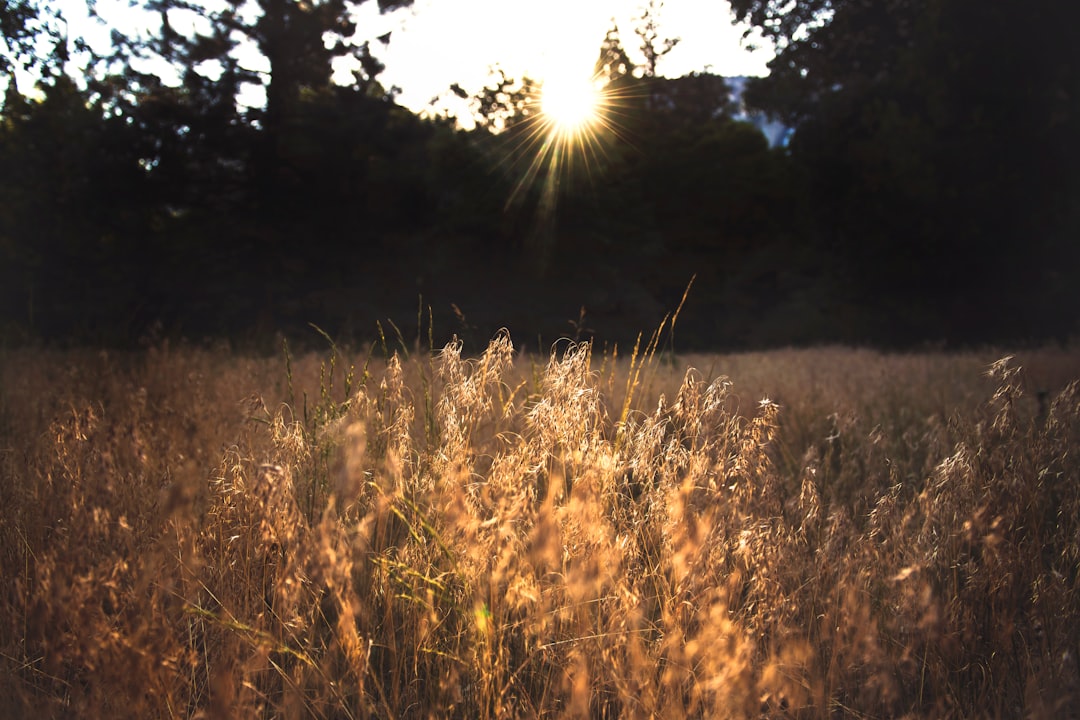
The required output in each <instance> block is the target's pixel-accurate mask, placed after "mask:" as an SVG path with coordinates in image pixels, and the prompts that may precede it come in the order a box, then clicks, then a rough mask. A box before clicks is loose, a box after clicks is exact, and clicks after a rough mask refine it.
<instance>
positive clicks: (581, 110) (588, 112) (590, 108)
mask: <svg viewBox="0 0 1080 720" xmlns="http://www.w3.org/2000/svg"><path fill="white" fill-rule="evenodd" d="M599 102H600V93H599V92H598V90H597V88H596V84H595V83H594V82H593V80H592V79H591V78H588V77H584V78H582V77H573V76H558V75H556V76H553V77H551V78H548V79H546V80H545V81H544V85H543V88H542V90H541V95H540V106H541V109H542V110H543V113H544V115H545V116H546V117H547V118H548V119H549V120H550V121H551V122H552V123H553V124H554V126H555V127H556V128H557V129H558V130H560V131H562V132H576V131H579V130H581V129H582V128H584V127H585V126H587V125H589V124H590V123H592V122H593V121H595V120H596V115H597V109H598V106H599Z"/></svg>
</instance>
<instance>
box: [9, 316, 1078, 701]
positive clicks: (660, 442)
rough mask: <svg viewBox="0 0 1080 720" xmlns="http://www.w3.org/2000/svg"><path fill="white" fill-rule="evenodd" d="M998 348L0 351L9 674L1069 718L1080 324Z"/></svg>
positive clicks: (83, 680) (367, 697)
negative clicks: (1009, 355) (1043, 343)
mask: <svg viewBox="0 0 1080 720" xmlns="http://www.w3.org/2000/svg"><path fill="white" fill-rule="evenodd" d="M997 357H998V354H996V353H994V352H986V353H970V354H964V355H945V354H935V353H927V354H920V355H908V356H900V355H881V354H877V353H873V352H869V351H854V350H844V349H823V350H807V351H785V352H774V353H764V354H750V355H729V356H702V357H692V358H681V359H680V360H679V361H678V363H670V362H661V359H660V357H659V356H658V355H653V354H651V353H641V354H639V355H637V356H635V357H634V358H628V357H618V358H617V357H613V356H611V355H604V356H594V355H593V352H592V350H591V349H590V347H589V346H587V345H578V346H570V347H567V346H562V347H561V348H560V352H559V353H558V354H555V355H553V356H552V357H551V358H550V359H549V358H536V357H529V356H521V355H515V353H514V352H513V349H512V347H511V344H510V341H509V338H508V337H507V336H500V337H497V338H496V339H495V340H493V341H492V342H491V344H490V346H489V347H488V348H487V350H486V351H485V352H484V354H483V355H482V356H481V357H479V358H476V359H465V358H463V357H462V355H461V348H460V347H459V346H457V345H450V346H448V347H446V348H445V349H444V350H442V351H441V352H440V353H438V354H437V355H435V356H433V357H431V356H429V355H428V354H420V353H413V354H412V355H411V357H404V356H403V357H398V356H393V357H391V358H390V359H389V360H387V361H385V362H383V361H371V362H368V361H366V360H365V358H364V357H363V356H360V357H357V358H346V357H345V356H344V354H342V353H339V352H338V351H337V350H336V349H334V350H333V351H331V352H330V354H329V355H327V356H326V357H323V358H320V357H318V356H315V355H307V356H304V357H301V358H289V360H288V363H286V362H285V361H284V360H282V359H277V360H254V359H245V358H239V357H235V356H232V355H230V354H228V353H226V352H210V351H197V350H193V349H183V350H170V349H169V348H168V347H167V346H162V347H159V348H155V349H151V350H149V351H147V352H145V353H143V354H139V355H130V356H115V355H113V356H110V355H106V354H105V353H100V354H92V353H85V354H80V353H55V352H44V351H36V352H34V351H18V352H9V353H7V354H6V355H5V356H4V357H3V363H2V368H0V369H2V373H3V376H2V385H0V502H2V504H3V507H4V511H5V518H4V522H3V524H2V526H0V552H2V555H0V562H2V572H3V577H4V578H5V583H4V586H3V590H2V594H0V652H2V656H0V665H2V672H0V678H2V679H0V708H3V709H4V710H5V713H6V714H7V715H9V716H12V717H30V716H33V717H42V718H43V717H87V718H98V717H116V718H119V717H137V718H172V717H182V718H196V717H205V718H229V717H236V718H241V717H243V718H248V717H301V718H306V717H316V718H353V717H387V718H390V717H461V718H495V717H539V716H549V717H620V718H622V717H625V718H653V717H655V718H682V717H708V718H713V717H735V718H740V717H769V718H772V717H798V718H825V717H830V718H831V717H899V716H905V715H907V716H913V717H971V716H993V717H1021V716H1029V717H1047V718H1049V717H1068V713H1070V712H1072V713H1075V712H1076V711H1075V709H1074V708H1075V707H1076V706H1077V705H1078V704H1080V676H1078V669H1077V657H1078V654H1080V622H1077V620H1078V618H1080V612H1078V611H1080V584H1078V565H1080V527H1078V525H1080V460H1078V453H1077V451H1078V448H1080V446H1078V443H1077V440H1078V432H1080V417H1078V415H1080V385H1078V384H1077V383H1076V382H1070V381H1072V380H1074V379H1075V378H1077V377H1080V358H1078V356H1077V355H1076V354H1075V353H1069V352H1063V351H1041V352H1032V353H1028V354H1026V355H1021V356H1020V357H1017V358H1015V359H1012V360H1001V361H1000V362H994V361H995V360H996V359H997ZM687 364H689V365H691V366H692V367H693V368H696V369H690V370H688V371H685V373H684V370H685V368H686V366H687ZM1021 366H1022V367H1023V370H1022V371H1021V370H1020V368H1021ZM986 375H988V376H989V377H986ZM728 378H731V379H730V380H729V379H728ZM1040 392H1045V393H1046V394H1045V395H1040ZM763 397H768V398H771V401H765V400H762V398H763Z"/></svg>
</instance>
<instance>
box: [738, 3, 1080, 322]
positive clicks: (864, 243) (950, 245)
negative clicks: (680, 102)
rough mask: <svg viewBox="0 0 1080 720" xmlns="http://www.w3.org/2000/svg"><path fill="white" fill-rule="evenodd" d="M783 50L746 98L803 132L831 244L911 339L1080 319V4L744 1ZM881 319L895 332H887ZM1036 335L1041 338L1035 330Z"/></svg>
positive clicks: (861, 294) (796, 143)
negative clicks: (1079, 56) (1078, 49)
mask: <svg viewBox="0 0 1080 720" xmlns="http://www.w3.org/2000/svg"><path fill="white" fill-rule="evenodd" d="M732 7H733V9H734V11H735V14H736V17H737V19H740V20H746V21H749V22H751V23H752V24H754V25H756V26H757V27H758V28H759V29H760V30H761V31H762V33H763V34H764V35H765V36H766V37H768V38H770V39H772V40H773V41H775V42H776V45H777V48H778V51H777V56H776V58H775V59H774V60H773V61H772V62H771V63H770V71H771V72H770V75H769V76H768V77H767V78H764V79H761V80H759V81H757V82H754V83H752V84H751V86H750V87H749V88H748V90H747V93H746V96H745V97H746V101H747V102H748V104H751V105H755V106H757V107H758V108H761V109H764V110H766V111H768V112H769V113H770V114H772V115H774V116H778V117H780V118H782V119H783V120H785V121H786V122H787V123H789V124H791V125H794V126H796V127H797V130H796V133H795V137H794V139H793V141H792V145H791V153H792V157H793V159H794V160H795V161H796V163H797V164H798V165H799V166H800V167H801V168H802V169H803V171H804V173H805V176H806V177H807V178H808V179H809V184H808V185H807V193H808V195H809V196H810V198H811V202H810V207H813V208H815V214H816V216H817V217H816V221H815V225H816V227H817V230H816V234H817V236H818V242H819V243H820V247H821V251H822V252H827V253H831V254H833V255H835V256H836V258H837V262H838V263H839V264H842V265H845V266H847V268H848V273H849V274H848V277H849V282H850V285H851V286H852V287H856V288H858V289H857V295H858V303H859V304H860V306H861V307H868V308H875V310H874V312H881V313H885V314H887V315H888V318H889V319H890V320H895V322H894V323H893V326H894V327H901V326H906V327H904V329H903V330H902V331H901V332H900V334H901V335H905V336H906V337H908V338H911V337H916V336H918V335H923V336H926V335H930V336H936V337H950V338H955V339H976V338H985V337H986V336H987V335H991V334H992V335H998V336H1000V335H1009V336H1020V335H1025V334H1027V333H1030V332H1032V331H1033V330H1034V332H1036V333H1038V334H1045V333H1047V332H1050V331H1051V328H1052V327H1054V326H1062V325H1063V324H1064V325H1066V326H1069V327H1072V328H1075V327H1076V321H1075V320H1074V319H1068V318H1066V317H1065V313H1063V312H1062V311H1061V310H1060V308H1061V307H1064V306H1067V305H1070V304H1075V301H1076V300H1077V299H1078V297H1077V295H1076V291H1075V290H1074V289H1073V290H1070V289H1069V288H1074V287H1075V286H1076V282H1075V281H1076V280H1077V279H1080V278H1076V277H1075V273H1073V274H1071V275H1070V274H1069V273H1067V272H1066V273H1062V272H1061V271H1060V270H1059V269H1060V268H1062V267H1076V263H1075V259H1076V257H1075V256H1076V251H1075V250H1074V249H1073V247H1074V245H1075V243H1073V242H1071V241H1068V240H1066V238H1068V237H1074V236H1075V234H1076V232H1077V231H1080V222H1078V218H1077V215H1078V213H1077V211H1076V209H1075V202H1074V200H1071V199H1070V198H1075V197H1076V196H1077V194H1078V191H1080V184H1078V179H1077V175H1078V174H1077V173H1076V171H1075V168H1076V167H1077V163H1078V162H1080V151H1078V150H1077V147H1078V145H1080V144H1078V143H1076V142H1075V140H1074V139H1075V137H1076V135H1077V132H1078V131H1080V92H1078V90H1080V74H1078V71H1077V63H1076V60H1075V57H1074V53H1073V52H1072V50H1071V46H1072V40H1071V33H1072V28H1074V27H1075V26H1076V24H1077V22H1080V9H1078V8H1077V7H1076V6H1074V5H1066V6H1062V5H1061V4H1059V3H1055V2H1052V1H1051V0H1034V1H1033V2H1022V1H1021V0H1004V2H1000V3H994V4H993V6H989V5H986V4H985V3H979V2H976V1H975V0H948V1H945V0H892V1H890V2H880V3H867V2H861V0H794V1H793V2H790V3H777V2H772V1H771V0H733V2H732ZM877 325H878V326H881V323H880V322H879V323H877ZM1035 328H1038V329H1035Z"/></svg>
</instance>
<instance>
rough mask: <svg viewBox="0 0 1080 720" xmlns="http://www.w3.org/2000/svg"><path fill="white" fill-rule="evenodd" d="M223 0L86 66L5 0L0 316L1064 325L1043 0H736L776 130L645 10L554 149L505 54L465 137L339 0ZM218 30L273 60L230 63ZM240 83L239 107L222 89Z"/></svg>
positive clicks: (1068, 96) (1066, 185) (753, 330)
mask: <svg viewBox="0 0 1080 720" xmlns="http://www.w3.org/2000/svg"><path fill="white" fill-rule="evenodd" d="M242 4H243V3H241V2H239V1H237V2H230V3H226V4H225V5H226V7H227V8H231V9H226V10H224V11H219V12H214V13H210V12H206V13H204V14H205V17H206V19H207V21H208V22H207V23H206V24H205V26H204V27H205V28H209V30H208V31H207V32H206V34H202V35H198V34H196V35H191V36H187V35H183V34H182V33H178V32H177V31H176V30H175V29H173V27H172V26H171V24H170V22H169V19H170V18H175V17H176V16H175V13H176V12H178V11H179V8H180V7H181V6H182V5H184V4H182V3H179V2H176V1H175V0H144V6H145V7H147V8H148V9H150V10H152V11H154V12H156V13H157V14H158V15H159V16H160V17H161V18H162V19H163V22H162V24H161V27H160V28H159V31H158V33H157V34H156V35H154V36H152V37H151V38H150V39H149V40H147V39H145V38H144V39H130V38H124V37H121V36H117V37H116V54H115V56H113V57H109V58H94V59H93V60H92V61H91V63H90V65H91V67H90V68H89V69H88V70H87V72H86V74H85V75H84V76H80V77H79V79H78V81H76V80H75V79H73V78H72V77H70V76H69V75H68V74H67V73H65V72H64V71H62V69H61V68H63V67H64V61H65V60H67V59H68V53H69V52H70V51H71V49H72V47H73V45H74V43H73V42H72V41H70V40H69V39H67V38H65V37H63V36H62V33H60V32H59V30H58V28H62V27H63V25H62V24H59V23H57V22H56V19H55V18H54V17H51V16H50V15H49V11H48V10H47V9H46V8H47V4H46V3H39V4H35V3H33V2H22V3H8V4H5V6H4V10H3V16H2V17H0V21H2V23H0V24H2V28H3V32H4V39H5V41H6V45H7V48H8V52H7V53H6V55H5V58H3V64H2V65H0V71H2V72H3V73H5V74H8V76H9V77H10V74H11V72H12V71H13V68H14V66H15V65H17V64H22V65H34V66H35V68H36V71H37V72H38V73H39V74H40V76H41V78H42V79H41V81H40V83H39V85H38V87H37V89H36V91H35V92H34V93H29V94H28V96H23V95H20V94H19V93H18V92H17V91H16V90H15V89H14V88H15V86H14V83H13V82H12V83H9V87H8V91H7V95H6V97H5V101H4V105H3V111H2V120H3V125H2V127H0V333H2V336H3V338H4V342H5V343H18V342H26V341H37V340H44V341H47V342H79V343H104V344H115V345H125V344H132V343H135V342H138V341H139V340H140V339H145V338H153V337H156V336H157V335H158V334H161V333H164V334H166V335H169V336H176V337H185V338H189V339H191V340H193V341H201V340H202V339H204V338H219V337H228V338H233V339H241V340H245V341H253V342H256V343H259V342H269V339H271V338H272V337H273V336H274V334H275V333H278V332H284V333H286V334H287V335H289V336H290V337H293V336H294V335H296V334H305V333H306V334H307V335H309V336H310V335H311V334H312V331H311V330H310V329H309V328H308V327H307V325H308V323H315V324H317V325H319V326H320V327H322V328H325V329H326V330H327V331H328V332H330V333H331V334H332V335H334V336H335V337H339V338H343V339H355V340H363V339H371V338H372V336H373V333H374V332H375V330H376V327H377V326H376V322H377V321H379V322H381V323H382V324H383V326H384V327H385V328H387V329H388V332H390V330H389V325H388V323H387V319H390V320H392V321H393V323H395V324H396V326H397V327H398V328H399V329H400V331H401V333H402V334H403V335H404V336H405V337H406V338H407V339H411V338H414V337H417V336H418V335H424V334H426V332H427V325H428V323H429V322H432V323H433V324H434V327H435V332H436V335H437V336H438V337H437V338H436V340H437V341H441V340H442V339H445V336H448V335H449V334H450V333H457V334H458V335H463V336H465V338H466V339H467V340H469V341H470V342H471V343H473V344H474V347H481V346H482V343H483V341H485V340H486V339H487V338H488V337H490V336H491V334H493V333H494V332H495V330H497V329H498V327H500V326H506V327H509V328H510V329H511V330H512V331H513V333H514V336H515V338H516V339H518V340H519V341H521V342H524V343H525V344H532V343H533V342H534V340H533V338H536V340H535V342H536V343H538V344H540V345H542V346H543V345H545V344H546V343H548V342H550V341H551V340H554V339H555V338H557V337H559V336H571V337H573V336H578V337H583V336H591V335H593V334H595V335H596V337H597V338H598V339H602V340H605V341H611V342H614V341H618V342H622V343H625V342H627V341H631V340H632V339H633V337H634V336H635V335H636V334H637V332H638V331H646V332H648V331H649V330H651V329H653V328H655V327H656V325H657V324H658V323H659V322H660V320H661V318H662V317H663V315H664V313H665V312H667V311H670V310H673V309H674V308H675V307H676V306H677V305H678V302H679V300H680V298H681V297H682V294H683V291H684V289H685V288H686V285H687V283H688V282H689V280H690V278H691V277H695V276H696V280H695V282H694V285H693V288H692V290H691V292H690V295H689V298H688V300H687V304H686V306H685V307H684V310H683V314H682V315H681V316H680V318H679V323H678V327H677V333H678V334H677V344H678V346H679V347H680V348H683V349H689V348H691V347H696V348H720V347H750V346H765V345H778V344H804V343H816V342H851V343H864V344H865V343H869V344H876V345H882V346H913V345H918V344H922V343H927V342H932V343H938V342H946V343H952V344H971V343H983V342H1041V341H1046V340H1064V339H1066V338H1068V337H1070V336H1071V335H1073V334H1074V333H1075V332H1076V330H1077V329H1078V328H1077V318H1078V317H1080V314H1078V313H1077V310H1078V309H1080V290H1078V287H1080V284H1078V281H1080V183H1078V173H1077V168H1078V167H1080V165H1078V161H1080V157H1078V151H1080V143H1078V142H1077V140H1076V138H1077V137H1078V135H1077V130H1078V129H1080V127H1078V125H1080V122H1078V121H1080V115H1078V112H1077V111H1078V103H1080V75H1078V74H1077V70H1076V63H1075V60H1074V58H1073V57H1072V54H1071V51H1070V48H1071V42H1070V32H1071V28H1072V27H1075V26H1076V24H1077V21H1080V17H1077V16H1078V15H1080V9H1072V8H1071V6H1070V5H1068V4H1066V6H1065V7H1062V6H1060V4H1057V3H1051V2H1050V0H1033V1H1025V2H1020V1H1019V0H1009V1H1007V2H1000V3H995V4H994V6H993V7H992V8H991V7H988V6H986V4H985V3H976V2H974V0H897V1H895V2H887V3H863V2H856V1H854V0H852V1H851V2H848V1H847V0H844V1H839V0H830V1H829V2H826V1H825V0H798V2H795V3H794V4H793V5H792V7H790V8H785V9H786V10H787V12H786V13H785V14H782V15H777V14H776V12H775V5H776V4H775V3H771V2H767V1H766V0H735V2H733V3H732V5H733V8H734V9H735V11H736V13H737V14H738V15H739V17H742V18H746V19H748V20H750V21H751V22H752V23H753V24H755V25H756V26H758V27H759V28H762V29H763V31H764V32H765V34H766V35H767V36H769V37H770V38H771V39H773V40H774V41H776V42H777V44H778V47H779V48H780V49H779V52H778V55H777V58H776V60H775V61H774V62H773V63H772V65H771V74H770V76H769V77H768V78H765V79H762V80H759V81H754V82H751V83H750V85H749V87H748V89H747V92H746V94H745V97H744V102H745V103H746V105H747V106H748V108H749V110H750V111H752V112H757V113H763V114H766V113H767V114H768V116H770V117H773V118H779V119H781V120H783V121H784V122H785V123H786V124H787V125H789V126H790V127H791V128H793V129H794V132H793V134H792V138H791V142H790V144H789V145H788V146H787V147H783V148H770V147H769V145H768V143H767V141H766V139H765V137H764V135H762V134H761V132H760V131H759V130H758V129H757V128H756V127H755V126H754V125H752V124H749V123H746V122H739V121H737V120H735V119H733V117H732V114H733V112H735V110H736V108H735V107H734V106H733V104H732V101H731V96H730V88H729V86H728V84H727V83H726V82H725V81H724V80H723V79H722V78H720V77H717V76H715V75H710V74H707V73H701V74H695V75H691V76H687V77H684V78H678V79H666V78H661V77H658V76H657V75H656V66H657V61H658V60H660V59H661V58H662V56H663V54H664V53H665V52H666V51H667V50H669V49H670V48H671V47H672V44H673V43H672V42H664V41H663V40H660V39H658V34H657V32H656V25H655V24H653V23H652V20H651V19H650V17H649V16H648V13H646V15H645V16H644V17H643V19H642V25H641V27H639V28H635V30H636V33H635V35H636V39H637V40H638V41H640V42H641V45H642V49H643V50H644V52H643V53H642V55H643V56H644V58H645V61H644V63H641V64H639V66H637V67H635V66H634V63H632V62H631V60H630V58H629V55H628V54H627V53H626V52H625V50H624V49H623V44H622V43H623V42H624V41H625V42H629V40H628V39H627V38H620V36H619V35H618V33H617V32H615V31H613V32H611V33H609V35H608V36H607V37H606V38H600V39H598V60H597V72H598V73H599V75H600V76H601V77H602V79H603V80H604V82H606V94H607V104H606V107H605V108H604V109H603V110H602V113H601V114H602V117H603V120H604V122H603V123H601V124H600V125H599V126H597V127H596V128H595V129H594V130H593V132H591V133H590V135H589V138H588V141H587V142H585V143H583V144H582V145H581V146H577V145H571V148H570V150H565V151H564V150H563V149H560V148H559V147H556V146H554V145H552V144H551V143H546V144H545V141H546V140H548V139H549V138H548V137H547V136H546V135H545V130H544V125H543V121H542V119H541V118H540V116H539V114H538V111H537V107H536V102H535V98H534V93H533V90H534V89H535V88H534V85H533V83H532V82H531V81H529V80H528V79H524V78H523V79H518V80H516V81H515V80H514V79H510V78H506V77H505V76H504V77H502V78H501V79H500V80H499V81H497V82H495V81H493V83H492V85H491V87H489V88H487V89H486V90H484V91H483V92H481V93H480V94H479V95H477V96H476V97H474V98H472V100H473V106H474V108H475V109H476V114H477V117H476V120H477V126H476V128H475V129H473V130H469V131H465V130H461V129H458V128H457V126H456V125H455V123H454V121H453V119H451V118H445V117H444V118H437V117H435V118H432V117H427V118H421V117H418V116H417V115H415V114H414V113H412V112H411V111H409V110H407V109H405V108H403V107H401V106H399V105H398V104H396V103H395V100H394V97H395V93H394V91H393V89H388V88H385V87H384V86H383V85H382V84H381V83H380V82H379V79H378V78H379V74H380V71H381V70H382V66H381V65H380V63H379V62H378V60H377V58H376V57H375V56H374V55H373V53H372V49H371V48H370V47H369V46H368V45H367V44H363V45H355V44H351V43H349V42H347V38H349V37H350V36H351V35H352V34H353V32H354V31H355V30H356V28H355V26H353V25H352V21H351V20H349V19H348V18H349V14H348V8H349V7H350V5H351V3H348V2H346V1H345V0H324V1H323V2H321V3H303V4H298V3H293V2H287V1H286V0H259V2H258V3H257V5H258V7H259V8H260V10H261V14H260V15H259V16H258V18H257V19H256V20H252V19H250V15H248V14H245V13H241V12H240V11H239V10H240V7H241V6H242ZM405 4H408V3H407V1H406V2H392V1H384V0H379V6H380V8H381V9H383V10H391V9H393V8H395V7H397V6H399V5H405ZM184 6H186V5H184ZM650 7H653V6H652V5H650ZM188 12H191V10H188ZM825 12H828V13H829V14H822V13H825ZM1066 15H1068V16H1069V17H1065V16H1066ZM822 20H827V22H821V21H822ZM800 29H801V32H800ZM507 31H508V32H521V31H522V30H521V29H515V28H508V29H507ZM327 37H331V38H337V40H335V41H333V42H327V41H326V38H327ZM50 38H51V40H52V42H53V47H54V50H53V53H52V54H51V55H43V54H42V53H41V51H40V48H41V47H42V46H43V44H47V41H48V40H49V39H50ZM241 40H245V41H250V42H251V43H254V44H255V45H256V46H257V47H258V48H259V50H260V51H261V52H262V54H263V56H264V57H265V58H266V59H267V60H268V65H269V70H268V71H264V72H255V71H253V70H251V69H249V68H247V67H245V66H244V65H243V63H242V62H241V61H239V60H237V58H236V55H237V53H236V52H235V50H236V47H237V44H238V43H239V42H240V41H241ZM76 49H77V47H76ZM339 56H351V57H353V58H355V59H356V60H358V62H357V64H356V67H357V68H358V69H357V70H356V71H355V73H354V78H353V82H352V83H351V84H347V85H341V84H335V83H334V82H331V77H330V76H331V62H332V61H333V60H334V58H335V57H339ZM147 58H158V59H161V60H165V61H167V62H170V63H172V64H173V65H174V66H176V67H179V68H181V72H182V78H181V82H180V84H179V85H178V86H169V85H166V84H165V83H163V82H162V81H161V80H160V79H159V78H157V77H156V76H155V75H152V74H147V73H145V72H142V71H140V70H139V69H138V68H141V67H145V60H146V59H147ZM432 61H433V62H437V58H433V60H432ZM84 79H85V81H84ZM251 84H255V85H261V86H262V87H264V88H265V90H266V98H267V100H266V103H265V105H263V106H261V107H258V108H250V107H243V106H242V105H240V104H238V102H237V100H238V97H239V96H240V93H241V91H242V89H243V87H245V85H251ZM450 91H451V90H450V89H448V92H450ZM453 91H454V92H460V88H454V90H453ZM574 148H576V149H574ZM418 310H422V312H420V313H418ZM429 312H430V316H429V314H428V313H429ZM582 313H584V314H582ZM418 316H420V318H419V320H418ZM418 322H419V323H420V324H421V325H422V326H423V328H424V329H423V330H421V328H420V327H418Z"/></svg>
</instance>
